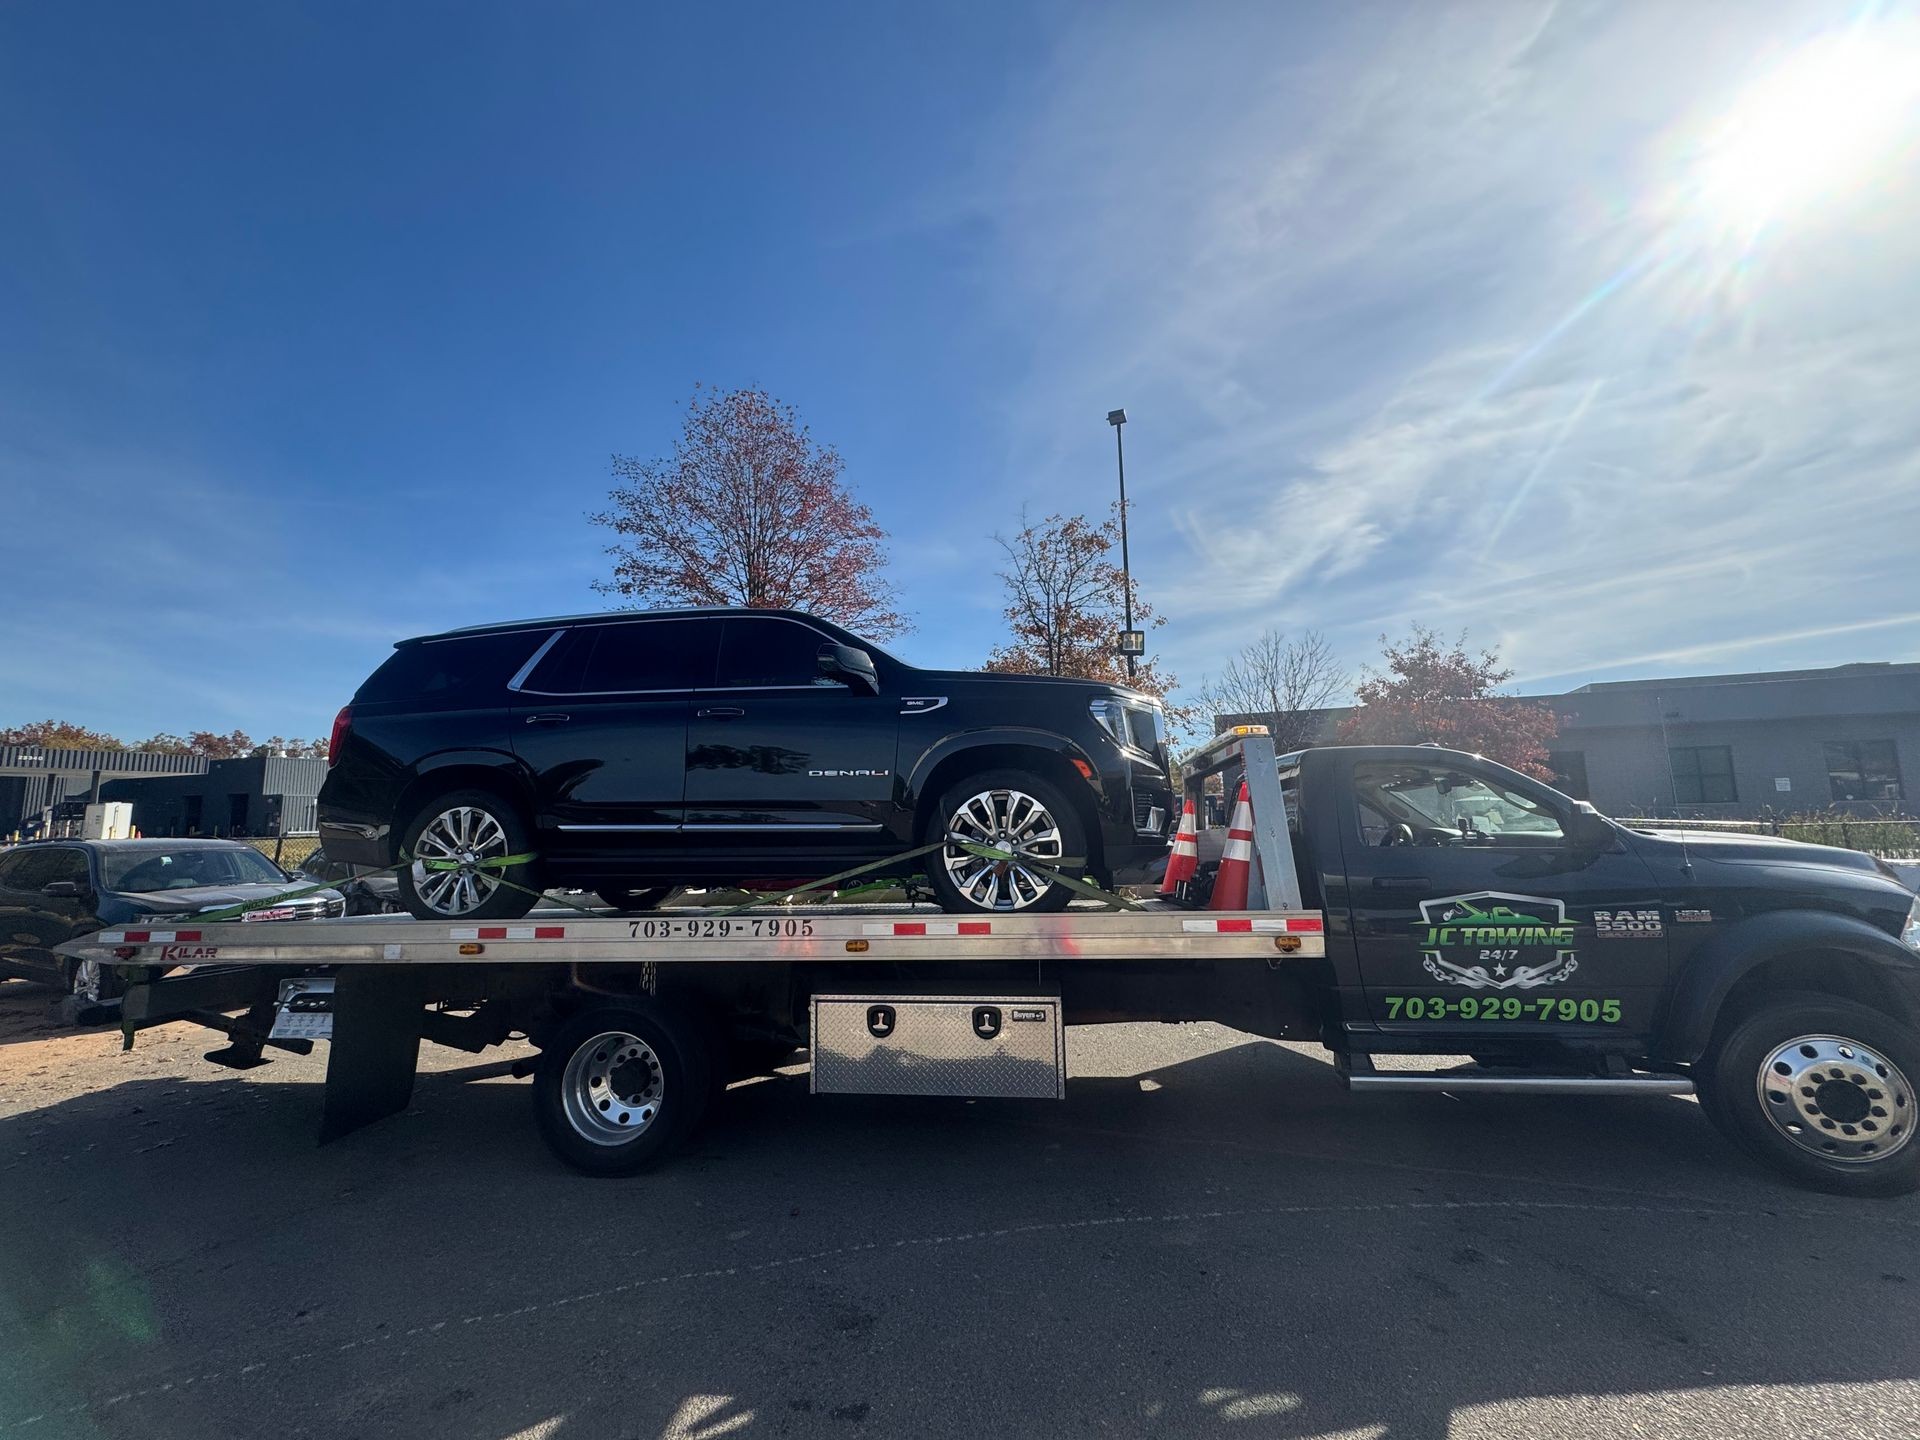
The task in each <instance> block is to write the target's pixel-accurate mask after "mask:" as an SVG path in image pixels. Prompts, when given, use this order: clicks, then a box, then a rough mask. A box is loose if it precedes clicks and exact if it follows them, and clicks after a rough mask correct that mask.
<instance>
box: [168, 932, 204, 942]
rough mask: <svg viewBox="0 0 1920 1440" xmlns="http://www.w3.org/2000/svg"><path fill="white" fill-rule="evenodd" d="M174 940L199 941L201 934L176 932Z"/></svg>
mask: <svg viewBox="0 0 1920 1440" xmlns="http://www.w3.org/2000/svg"><path fill="white" fill-rule="evenodd" d="M173 938H174V939H176V940H181V941H185V940H198V939H199V938H200V932H199V931H198V930H176V931H174V933H173Z"/></svg>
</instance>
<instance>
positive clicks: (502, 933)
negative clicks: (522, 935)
mask: <svg viewBox="0 0 1920 1440" xmlns="http://www.w3.org/2000/svg"><path fill="white" fill-rule="evenodd" d="M480 938H481V939H482V940H504V939H506V938H507V927H506V926H504V925H482V926H481V927H480Z"/></svg>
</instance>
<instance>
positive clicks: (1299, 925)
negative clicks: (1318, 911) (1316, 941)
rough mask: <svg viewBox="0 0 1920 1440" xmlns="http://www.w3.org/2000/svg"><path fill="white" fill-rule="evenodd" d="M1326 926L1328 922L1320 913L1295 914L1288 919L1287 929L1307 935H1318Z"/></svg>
mask: <svg viewBox="0 0 1920 1440" xmlns="http://www.w3.org/2000/svg"><path fill="white" fill-rule="evenodd" d="M1326 928H1327V927H1326V922H1325V921H1323V920H1322V919H1321V918H1320V917H1319V916H1318V915H1305V916H1301V915H1295V916H1292V917H1290V918H1289V919H1288V920H1287V929H1289V930H1293V931H1297V932H1299V933H1302V934H1306V935H1318V934H1320V932H1321V931H1323V930H1325V929H1326Z"/></svg>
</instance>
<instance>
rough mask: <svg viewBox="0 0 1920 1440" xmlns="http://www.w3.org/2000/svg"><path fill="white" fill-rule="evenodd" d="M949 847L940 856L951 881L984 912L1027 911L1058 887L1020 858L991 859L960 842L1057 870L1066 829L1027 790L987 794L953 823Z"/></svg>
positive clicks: (958, 813) (969, 804) (967, 804)
mask: <svg viewBox="0 0 1920 1440" xmlns="http://www.w3.org/2000/svg"><path fill="white" fill-rule="evenodd" d="M947 841H948V843H947V846H946V848H945V849H943V850H942V851H941V852H940V862H941V864H943V865H944V866H945V867H946V871H947V878H948V879H949V880H951V881H952V882H953V885H954V888H955V889H956V890H958V891H959V892H960V893H961V895H963V896H964V897H965V898H966V899H967V901H968V902H969V903H971V904H973V905H977V906H979V907H980V908H981V909H982V910H1024V909H1026V908H1027V906H1029V905H1031V904H1033V903H1034V902H1035V901H1037V900H1038V899H1039V898H1040V897H1041V896H1042V895H1044V894H1046V893H1047V887H1048V886H1049V885H1050V884H1052V882H1051V881H1050V880H1048V879H1046V877H1044V876H1042V875H1039V874H1036V873H1035V872H1034V871H1033V870H1032V869H1031V868H1030V867H1029V866H1027V865H1024V864H1022V863H1021V860H1020V859H1018V858H1017V859H1013V860H988V859H985V858H983V857H981V856H979V855H975V854H973V853H972V852H971V851H967V850H963V849H961V848H960V846H959V844H957V843H955V842H958V841H968V842H970V843H972V844H975V845H991V846H993V847H994V848H995V849H996V850H1005V851H1008V852H1010V853H1012V854H1014V855H1015V856H1017V857H1023V858H1024V859H1027V860H1033V861H1038V862H1039V863H1040V864H1042V865H1045V866H1047V867H1048V868H1052V867H1054V866H1056V865H1058V864H1059V863H1060V860H1061V857H1062V856H1063V855H1064V853H1065V852H1064V851H1063V850H1062V849H1061V840H1060V826H1059V825H1058V823H1056V822H1055V820H1054V818H1053V815H1052V813H1051V812H1049V811H1048V809H1047V807H1046V806H1045V805H1043V804H1041V803H1040V802H1039V801H1038V800H1036V799H1034V798H1033V796H1031V795H1029V794H1027V793H1026V792H1025V791H1023V790H983V791H981V792H980V793H979V794H978V795H975V796H974V797H973V798H971V799H970V800H967V801H966V802H965V803H963V804H962V805H961V806H960V807H959V808H958V809H956V810H955V811H954V812H953V814H952V816H951V817H950V818H949V819H948V820H947Z"/></svg>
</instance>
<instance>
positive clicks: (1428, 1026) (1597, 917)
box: [1341, 756, 1668, 1048]
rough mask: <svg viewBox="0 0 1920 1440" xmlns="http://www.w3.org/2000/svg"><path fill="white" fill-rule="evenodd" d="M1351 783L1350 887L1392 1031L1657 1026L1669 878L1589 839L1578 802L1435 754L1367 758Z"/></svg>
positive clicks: (1640, 1030) (1345, 820) (1619, 848)
mask: <svg viewBox="0 0 1920 1440" xmlns="http://www.w3.org/2000/svg"><path fill="white" fill-rule="evenodd" d="M1348 793H1349V794H1350V797H1351V802H1352V803H1351V804H1349V805H1347V806H1344V807H1343V808H1344V809H1345V811H1346V812H1347V813H1346V814H1345V815H1343V816H1342V817H1341V827H1342V837H1341V848H1342V850H1343V852H1344V856H1345V860H1346V871H1347V882H1348V883H1347V892H1348V897H1349V904H1350V907H1351V913H1352V922H1353V934H1354V940H1355V945H1356V950H1357V959H1358V963H1359V968H1360V977H1361V983H1362V985H1363V987H1364V989H1365V992H1366V998H1367V1007H1368V1012H1369V1014H1370V1016H1371V1018H1372V1019H1373V1021H1374V1023H1375V1024H1377V1025H1378V1026H1379V1027H1380V1028H1381V1029H1383V1030H1388V1031H1402V1030H1404V1031H1417V1032H1421V1033H1427V1032H1433V1031H1440V1032H1460V1033H1461V1034H1462V1035H1463V1037H1464V1036H1474V1037H1481V1036H1485V1035H1488V1034H1492V1033H1498V1034H1502V1035H1506V1034H1535V1035H1538V1034H1541V1033H1556V1034H1562V1035H1565V1034H1569V1033H1572V1034H1579V1035H1581V1036H1582V1037H1587V1036H1591V1037H1594V1038H1603V1037H1606V1036H1610V1035H1618V1036H1621V1037H1627V1036H1638V1035H1645V1034H1648V1033H1649V1032H1650V1031H1651V1030H1652V1028H1653V1016H1654V1012H1655V1007H1656V1005H1657V1004H1658V1002H1659V999H1660V995H1661V989H1662V987H1663V985H1664V983H1665V981H1666V978H1667V975H1668V968H1667V942H1666V935H1665V929H1664V926H1663V924H1662V922H1661V914H1662V912H1661V908H1660V892H1659V887H1658V885H1657V884H1656V883H1655V879H1654V876H1653V873H1652V872H1651V871H1650V870H1649V869H1648V868H1647V866H1646V865H1645V863H1644V862H1642V861H1641V859H1640V858H1639V856H1637V855H1635V854H1634V853H1633V852H1632V851H1631V850H1629V849H1627V848H1626V846H1625V845H1624V844H1622V843H1621V842H1619V841H1618V840H1617V839H1612V840H1606V841H1603V840H1601V839H1599V838H1596V837H1592V836H1589V835H1588V834H1587V831H1588V830H1590V829H1592V828H1593V827H1591V826H1588V827H1582V826H1581V825H1580V824H1579V820H1578V817H1576V816H1575V814H1574V811H1573V807H1572V803H1571V802H1570V801H1568V800H1566V799H1565V798H1564V797H1563V796H1559V795H1556V794H1555V793H1554V792H1553V791H1551V790H1548V789H1547V788H1546V787H1544V786H1536V785H1534V784H1533V783H1532V782H1531V781H1528V780H1526V779H1525V778H1524V777H1523V776H1520V775H1517V774H1515V773H1514V772H1512V771H1510V770H1507V769H1505V768H1504V767H1501V766H1496V765H1490V764H1485V763H1484V762H1482V763H1480V764H1475V763H1473V762H1469V761H1463V760H1460V759H1459V758H1457V757H1438V756H1436V757H1435V758H1434V759H1432V760H1426V759H1419V760H1408V759H1378V760H1374V759H1367V758H1363V757H1359V756H1356V757H1355V758H1354V761H1353V770H1352V785H1351V790H1350V791H1349V792H1348ZM1463 1048H1464V1045H1463Z"/></svg>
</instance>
